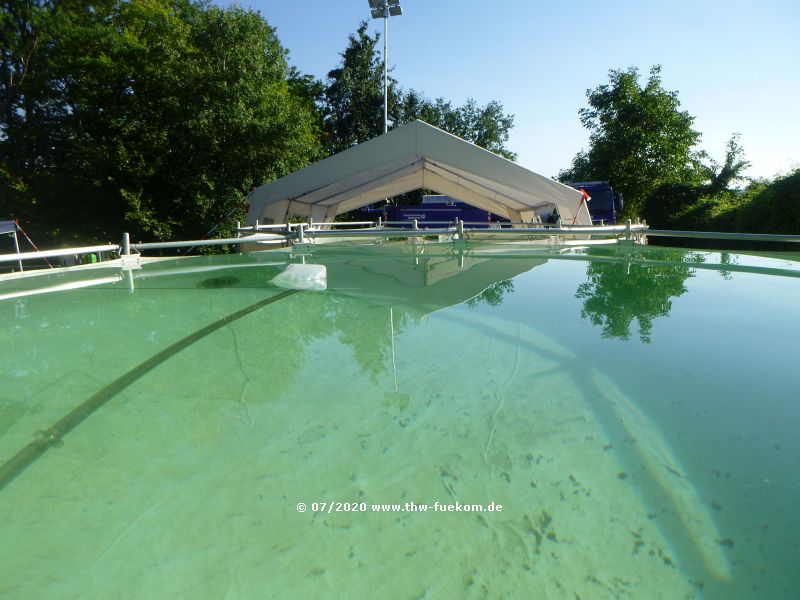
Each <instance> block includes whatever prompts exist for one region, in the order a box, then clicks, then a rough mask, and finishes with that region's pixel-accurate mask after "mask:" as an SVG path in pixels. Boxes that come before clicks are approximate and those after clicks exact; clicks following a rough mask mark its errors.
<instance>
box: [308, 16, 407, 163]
mask: <svg viewBox="0 0 800 600" xmlns="http://www.w3.org/2000/svg"><path fill="white" fill-rule="evenodd" d="M368 27H369V25H368V23H367V21H362V22H361V23H360V24H359V26H358V29H357V30H356V33H355V34H351V35H350V36H349V38H348V45H347V48H345V50H344V52H342V54H341V57H342V62H341V63H340V64H339V66H338V67H336V68H335V69H332V70H331V71H330V72H329V73H328V85H327V87H326V88H325V92H324V96H323V114H324V121H325V129H326V133H327V136H328V137H327V140H326V142H327V143H326V147H327V150H328V152H330V153H331V154H334V153H336V152H341V151H342V150H347V149H348V148H350V147H351V146H355V145H356V144H360V143H361V142H365V141H367V140H369V139H372V138H374V137H376V136H378V135H380V134H381V133H383V104H384V92H383V62H382V61H381V59H380V57H379V56H378V51H377V44H378V41H379V40H380V34H377V33H376V34H375V36H374V37H371V36H370V35H369V34H367V28H368ZM396 83H397V82H396V81H394V79H391V78H390V84H391V85H390V86H389V112H390V113H392V114H393V113H394V111H395V106H396V104H397V99H398V98H397V91H396Z"/></svg>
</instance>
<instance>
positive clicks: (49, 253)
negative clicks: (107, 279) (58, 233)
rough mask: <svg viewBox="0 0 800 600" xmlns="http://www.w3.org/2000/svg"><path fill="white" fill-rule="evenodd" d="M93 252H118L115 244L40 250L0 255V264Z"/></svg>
mask: <svg viewBox="0 0 800 600" xmlns="http://www.w3.org/2000/svg"><path fill="white" fill-rule="evenodd" d="M94 252H119V246H118V245H116V244H106V245H105V246H81V247H78V248H61V249H59V250H41V251H38V252H15V253H14V254H0V262H14V261H18V260H29V259H35V258H56V257H58V256H72V255H74V254H92V253H94Z"/></svg>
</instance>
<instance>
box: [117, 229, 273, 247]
mask: <svg viewBox="0 0 800 600" xmlns="http://www.w3.org/2000/svg"><path fill="white" fill-rule="evenodd" d="M286 239H287V237H286V236H285V235H281V234H278V233H262V234H258V235H249V236H246V237H236V238H220V239H216V240H188V241H182V242H145V243H139V244H131V249H132V250H156V249H164V248H188V247H191V246H224V245H227V244H245V243H251V242H252V243H255V242H260V243H264V242H271V243H276V244H277V243H283V242H285V241H286Z"/></svg>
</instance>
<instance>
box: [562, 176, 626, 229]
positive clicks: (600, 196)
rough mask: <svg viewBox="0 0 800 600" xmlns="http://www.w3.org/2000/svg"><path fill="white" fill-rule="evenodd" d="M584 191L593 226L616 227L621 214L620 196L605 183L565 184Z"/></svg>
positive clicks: (581, 182)
mask: <svg viewBox="0 0 800 600" xmlns="http://www.w3.org/2000/svg"><path fill="white" fill-rule="evenodd" d="M567 185H568V186H570V187H573V188H575V189H576V190H583V191H585V192H586V193H587V194H588V195H589V197H590V198H591V200H589V203H588V204H587V206H588V208H589V214H591V215H592V224H593V225H600V224H605V225H616V224H617V219H618V218H619V216H620V214H621V213H622V206H623V204H622V194H621V193H615V192H614V190H613V189H612V188H611V186H610V185H609V183H608V182H607V181H575V182H573V183H568V184H567Z"/></svg>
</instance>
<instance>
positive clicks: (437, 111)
mask: <svg viewBox="0 0 800 600" xmlns="http://www.w3.org/2000/svg"><path fill="white" fill-rule="evenodd" d="M414 119H421V120H423V121H425V122H426V123H428V124H430V125H434V126H436V127H438V128H439V129H443V130H444V131H447V132H448V133H452V134H453V135H457V136H458V137H460V138H462V139H465V140H467V141H468V142H472V143H473V144H475V145H476V146H480V147H481V148H485V149H486V150H489V151H490V152H494V153H495V154H499V155H500V156H502V157H504V158H507V159H509V160H516V158H517V155H516V154H515V153H514V152H511V150H509V149H508V148H507V147H506V143H507V142H508V137H509V132H510V131H511V128H512V127H513V126H514V115H508V114H505V113H504V112H503V105H502V104H501V103H500V102H498V101H496V100H492V101H490V102H488V103H487V104H486V105H485V106H479V105H478V103H477V102H476V101H475V100H473V99H472V98H470V99H468V100H467V102H466V103H465V104H464V105H463V106H457V107H453V105H452V103H451V102H448V101H445V100H444V98H437V99H436V100H435V101H431V100H429V99H428V98H426V97H425V96H424V95H423V94H421V93H420V92H417V91H415V90H409V91H408V92H407V93H405V94H401V96H400V102H399V104H398V107H397V120H398V122H399V123H409V122H411V121H413V120H414Z"/></svg>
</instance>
